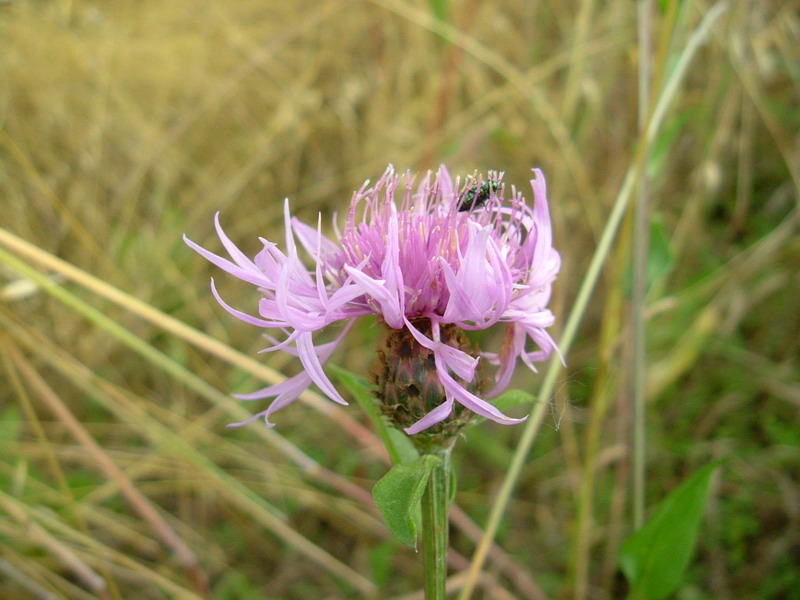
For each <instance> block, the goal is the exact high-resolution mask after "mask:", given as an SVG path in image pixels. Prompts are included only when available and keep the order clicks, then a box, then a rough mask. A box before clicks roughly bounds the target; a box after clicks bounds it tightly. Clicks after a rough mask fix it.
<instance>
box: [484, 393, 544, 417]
mask: <svg viewBox="0 0 800 600" xmlns="http://www.w3.org/2000/svg"><path fill="white" fill-rule="evenodd" d="M534 400H536V397H535V396H534V395H533V394H529V393H528V392H524V391H522V390H506V391H505V392H503V393H502V394H500V395H499V396H498V397H497V398H494V399H493V400H492V404H493V405H494V406H495V407H496V408H497V409H498V410H501V411H503V412H505V411H507V410H508V409H509V408H514V407H515V406H519V405H520V404H530V403H532V402H533V401H534Z"/></svg>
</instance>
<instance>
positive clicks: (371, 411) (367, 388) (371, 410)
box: [326, 364, 413, 465]
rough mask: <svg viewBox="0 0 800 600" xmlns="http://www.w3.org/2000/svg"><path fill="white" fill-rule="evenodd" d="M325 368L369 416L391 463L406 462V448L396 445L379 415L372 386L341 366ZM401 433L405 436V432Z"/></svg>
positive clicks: (396, 437)
mask: <svg viewBox="0 0 800 600" xmlns="http://www.w3.org/2000/svg"><path fill="white" fill-rule="evenodd" d="M326 368H329V369H330V370H331V371H333V372H334V373H335V374H336V378H337V379H338V380H339V382H340V383H341V384H342V385H343V386H344V387H345V388H346V389H347V391H348V392H350V394H351V395H352V396H353V398H354V399H355V401H356V402H358V405H359V406H360V407H361V409H362V410H363V411H364V412H365V413H366V414H367V417H369V420H370V421H371V422H372V425H373V426H374V427H375V431H376V432H377V434H378V436H379V437H380V438H381V441H382V442H383V445H384V446H386V451H387V452H388V453H389V458H390V459H391V460H392V464H393V465H397V464H400V463H402V462H408V453H407V448H405V447H398V441H397V440H398V436H395V435H394V434H392V433H391V431H392V428H391V427H389V425H388V424H387V423H386V420H385V419H384V418H383V415H381V411H380V409H379V408H378V403H377V401H376V399H375V394H374V388H373V386H372V385H370V384H369V382H368V381H366V380H365V379H362V378H361V377H359V376H358V375H355V374H354V373H351V372H350V371H348V370H347V369H343V368H342V367H338V366H336V365H333V364H328V365H326ZM403 435H404V436H405V434H403ZM406 437H407V436H406ZM408 443H409V444H411V441H410V440H409V441H408ZM412 460H413V459H412Z"/></svg>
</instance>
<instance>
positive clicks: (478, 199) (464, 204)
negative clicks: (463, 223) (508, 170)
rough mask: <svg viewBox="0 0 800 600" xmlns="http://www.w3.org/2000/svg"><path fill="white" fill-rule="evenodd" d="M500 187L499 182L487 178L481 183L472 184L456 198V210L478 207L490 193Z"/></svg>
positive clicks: (484, 202) (487, 198)
mask: <svg viewBox="0 0 800 600" xmlns="http://www.w3.org/2000/svg"><path fill="white" fill-rule="evenodd" d="M498 189H500V182H499V181H493V180H489V181H487V182H485V183H483V184H482V185H473V186H470V187H469V188H467V190H466V191H465V192H464V193H463V194H461V196H460V197H459V199H458V212H465V211H468V210H474V209H476V208H480V207H481V206H483V205H484V204H486V201H487V200H489V198H490V197H491V195H492V193H496V192H497V190H498Z"/></svg>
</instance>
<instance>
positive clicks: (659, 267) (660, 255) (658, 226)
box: [647, 215, 675, 287]
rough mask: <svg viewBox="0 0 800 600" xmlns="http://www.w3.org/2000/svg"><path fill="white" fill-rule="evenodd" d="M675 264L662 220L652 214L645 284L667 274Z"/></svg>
mask: <svg viewBox="0 0 800 600" xmlns="http://www.w3.org/2000/svg"><path fill="white" fill-rule="evenodd" d="M674 265H675V255H674V254H673V253H672V248H671V247H670V245H669V236H668V235H667V231H666V229H665V228H664V222H663V221H662V220H661V218H660V217H659V216H658V215H654V216H653V219H652V221H651V222H650V251H649V253H648V255H647V286H648V287H650V286H652V285H653V284H654V283H655V282H656V281H658V280H659V279H661V278H662V277H664V276H665V275H667V274H668V273H669V272H670V271H671V270H672V267H673V266H674Z"/></svg>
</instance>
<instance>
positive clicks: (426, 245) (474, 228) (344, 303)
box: [184, 166, 560, 437]
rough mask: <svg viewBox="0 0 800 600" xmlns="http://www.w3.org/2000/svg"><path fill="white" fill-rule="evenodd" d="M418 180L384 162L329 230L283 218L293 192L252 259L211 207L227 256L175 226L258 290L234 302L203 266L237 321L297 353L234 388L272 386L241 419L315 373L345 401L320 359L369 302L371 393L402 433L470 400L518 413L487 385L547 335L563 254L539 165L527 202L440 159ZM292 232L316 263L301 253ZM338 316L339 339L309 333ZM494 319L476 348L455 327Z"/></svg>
mask: <svg viewBox="0 0 800 600" xmlns="http://www.w3.org/2000/svg"><path fill="white" fill-rule="evenodd" d="M413 180H414V178H413V176H412V175H411V173H406V174H404V175H401V174H397V173H395V171H394V169H393V168H392V167H391V166H390V167H389V168H388V169H387V170H386V171H385V173H384V174H383V176H382V177H381V178H380V179H379V180H378V182H377V183H376V184H375V185H373V186H371V187H370V185H369V182H366V183H365V184H364V185H363V186H362V188H361V189H360V190H358V191H357V192H355V194H354V195H353V199H352V201H351V203H350V209H349V212H348V214H347V218H346V221H345V224H344V228H343V229H342V230H341V231H340V230H338V229H336V227H335V226H336V223H335V222H334V228H335V231H336V236H337V238H338V240H337V241H334V240H332V239H330V238H328V237H326V236H324V235H323V234H322V231H321V227H320V224H319V222H318V224H317V227H316V229H315V228H313V227H310V226H309V225H306V224H304V223H302V222H300V221H298V220H297V219H296V218H292V217H291V215H290V212H289V203H288V200H287V201H286V202H285V205H284V218H285V230H286V251H285V252H284V251H281V250H280V249H278V247H277V245H276V244H275V243H273V242H270V241H267V240H265V239H263V238H261V242H262V244H263V246H264V247H263V249H262V250H261V251H260V252H259V253H258V254H257V255H256V256H255V258H253V259H252V260H251V259H249V258H248V257H247V256H245V255H244V254H243V253H242V252H241V251H240V250H239V249H238V248H237V247H236V246H235V245H234V244H233V242H231V240H230V239H228V237H227V236H226V235H225V233H224V232H223V230H222V228H221V226H220V224H219V218H218V215H217V217H216V218H215V223H216V229H217V233H218V235H219V238H220V240H221V241H222V245H223V246H224V247H225V249H226V250H227V252H228V254H229V255H230V257H231V259H232V261H231V260H228V259H226V258H223V257H221V256H218V255H216V254H214V253H212V252H210V251H208V250H206V249H205V248H202V247H200V246H198V245H197V244H195V243H194V242H192V241H191V240H189V239H188V238H186V237H185V236H184V240H185V241H186V243H187V244H188V245H189V246H190V247H191V248H193V249H194V250H196V251H197V252H198V253H199V254H201V255H202V256H204V257H205V258H206V259H208V260H209V261H210V262H212V263H214V264H215V265H217V266H218V267H220V268H221V269H223V270H224V271H227V272H228V273H230V274H231V275H234V276H236V277H238V278H239V279H241V280H243V281H246V282H248V283H251V284H252V285H255V286H256V287H257V288H258V290H259V292H260V293H261V298H260V300H259V303H258V316H254V315H250V314H247V313H244V312H241V311H239V310H237V309H235V308H233V307H231V306H229V305H228V304H227V303H226V302H225V301H224V300H223V299H222V298H221V297H220V295H219V294H218V292H217V290H216V288H215V286H214V280H213V279H212V280H211V291H212V293H213V294H214V296H215V298H216V299H217V301H218V302H219V303H220V304H221V305H222V307H223V308H224V309H225V310H226V311H228V312H229V313H231V314H232V315H233V316H235V317H237V318H238V319H241V320H242V321H244V322H246V323H250V324H251V325H255V326H257V327H261V328H266V329H276V330H279V331H281V332H283V335H284V336H285V338H284V339H283V340H282V341H279V340H276V339H274V338H273V337H270V336H266V337H267V339H269V340H270V343H271V344H272V345H271V347H269V348H268V349H267V350H269V351H274V350H282V351H284V352H289V353H291V354H293V355H295V356H297V357H298V358H299V359H300V361H301V363H302V365H303V371H302V372H300V373H299V374H297V375H295V376H294V377H291V378H289V379H287V380H286V381H284V382H282V383H279V384H277V385H272V386H269V387H266V388H264V389H262V390H259V391H257V392H254V393H252V394H246V395H240V396H238V397H239V398H241V399H243V400H259V399H265V398H275V399H274V400H273V402H272V403H271V405H270V406H269V407H268V408H267V409H266V410H264V411H262V412H260V413H258V414H256V415H254V416H253V417H252V418H251V419H248V421H246V422H245V423H249V422H251V421H253V420H255V419H257V418H260V417H263V418H264V420H265V422H266V423H267V424H268V425H272V424H271V423H270V420H269V419H270V416H271V415H272V413H274V412H275V411H277V410H279V409H281V408H283V407H285V406H287V405H288V404H289V403H291V402H292V401H293V400H295V399H296V398H297V397H298V396H299V395H300V394H301V393H302V392H303V391H304V390H305V389H307V388H308V387H309V386H310V385H311V384H312V383H314V384H316V385H317V386H318V387H319V389H320V390H321V391H322V392H323V393H324V394H325V395H326V396H327V397H328V398H330V399H331V400H333V401H335V402H338V403H340V404H347V403H346V402H345V400H344V399H343V398H342V396H341V395H340V394H339V392H338V391H337V389H336V388H335V387H334V385H333V384H332V383H331V381H330V380H329V379H328V377H327V376H326V374H325V372H324V370H323V368H322V367H323V364H324V363H325V361H326V360H327V359H328V357H329V356H330V355H331V354H332V353H333V351H334V350H335V349H336V347H337V345H338V344H339V343H340V342H341V340H342V339H343V337H344V335H345V334H346V333H347V331H348V330H349V328H350V326H351V325H352V323H353V321H354V320H355V319H357V318H359V317H361V316H365V315H377V317H378V318H379V320H380V321H381V322H382V323H384V324H385V325H386V327H387V331H388V333H387V336H386V342H385V345H384V347H383V348H382V349H381V350H380V351H379V356H381V364H379V366H378V370H377V374H376V380H377V384H378V395H379V397H380V400H381V402H382V405H383V410H384V413H385V414H386V415H387V416H388V417H389V418H390V419H391V420H393V421H394V422H395V424H397V425H399V426H401V427H403V428H404V429H405V431H406V433H408V434H409V435H413V434H417V433H419V432H422V431H423V430H428V431H427V432H426V433H428V434H434V433H436V434H437V435H439V434H441V435H445V436H448V437H449V436H451V435H452V434H453V433H454V432H455V431H457V430H458V429H460V428H461V427H462V426H463V424H464V423H466V422H467V421H468V420H469V418H470V417H471V416H472V415H473V414H477V415H480V416H482V417H485V418H487V419H491V420H492V421H495V422H497V423H502V424H514V423H519V422H520V421H522V420H523V419H514V418H511V417H508V416H506V415H504V414H503V413H501V412H500V411H499V410H498V409H497V408H495V407H494V406H493V405H492V404H490V403H489V402H487V401H486V400H485V399H484V398H485V397H492V396H494V395H497V394H499V393H500V392H502V391H503V390H504V389H505V388H506V386H507V385H508V383H509V381H510V379H511V376H512V375H513V373H514V368H515V366H516V363H517V360H518V359H521V360H522V361H523V362H524V363H525V364H526V365H527V366H529V367H530V368H532V369H534V363H535V362H537V361H542V360H545V359H546V358H547V357H548V356H550V354H551V352H552V351H553V350H554V349H556V345H555V343H554V342H553V340H552V338H551V337H550V335H549V334H548V333H547V331H546V328H547V327H549V326H550V325H552V324H553V322H554V317H553V314H552V313H551V312H550V310H548V308H547V303H548V301H549V299H550V292H551V287H552V283H553V280H554V279H555V277H556V274H557V273H558V270H559V266H560V257H559V255H558V253H557V252H556V251H555V250H554V249H553V247H552V231H551V226H550V215H549V212H548V207H547V199H546V188H545V181H544V176H543V175H542V173H541V171H539V170H538V169H534V179H532V180H531V185H532V188H533V198H534V205H533V206H532V207H531V206H529V205H528V204H527V203H526V201H525V199H524V198H523V196H522V194H521V193H520V192H518V191H517V190H515V189H514V188H512V189H511V190H510V193H509V190H507V189H506V187H505V185H503V184H502V183H501V182H502V174H498V173H490V174H489V178H488V179H487V180H484V179H483V178H481V177H478V176H475V177H471V178H468V179H467V180H466V182H464V183H463V185H462V184H461V182H460V181H459V180H458V179H457V180H456V181H453V179H452V178H451V176H450V174H449V173H448V171H447V169H446V168H445V167H444V166H442V167H440V169H439V171H438V173H437V174H436V176H435V177H432V176H431V173H430V172H429V173H428V174H427V175H425V176H424V177H422V178H421V181H420V182H419V184H417V185H416V186H415V185H414V181H413ZM297 242H299V243H300V246H302V248H303V249H304V250H305V252H306V253H307V254H308V255H309V256H310V259H311V260H312V261H313V268H311V269H309V268H307V267H306V266H305V265H304V264H303V262H302V261H301V259H300V256H299V253H298V247H297ZM339 321H341V322H344V323H346V325H345V327H344V328H343V330H342V332H341V333H340V335H339V336H338V337H337V338H336V339H335V340H334V341H331V342H327V343H320V344H317V343H315V341H314V334H315V332H318V331H320V330H322V329H323V328H325V327H327V326H329V325H331V324H333V323H336V322H339ZM501 324H502V325H501ZM493 326H504V327H505V333H504V337H503V341H502V343H501V347H500V348H499V350H498V351H497V352H494V353H492V352H480V351H478V350H476V349H474V348H473V347H472V345H471V344H470V343H469V342H468V341H467V339H466V336H465V334H464V331H465V330H480V329H486V328H489V327H493ZM529 340H530V342H532V343H533V345H534V348H533V349H527V345H528V342H529ZM479 361H483V362H484V363H488V364H489V365H494V367H495V371H494V378H493V379H494V381H493V385H492V384H491V383H490V384H489V385H487V383H486V377H484V376H482V375H478V372H477V366H478V363H479ZM482 371H483V370H482ZM486 387H491V389H488V390H485V389H484V388H486ZM481 396H483V397H484V398H482V397H481ZM465 409H466V410H465ZM431 428H432V429H431Z"/></svg>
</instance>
